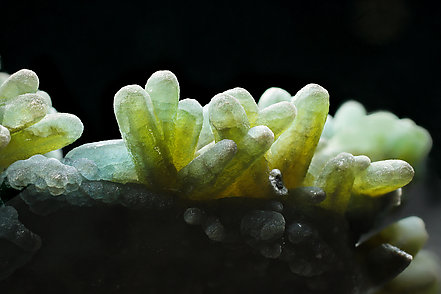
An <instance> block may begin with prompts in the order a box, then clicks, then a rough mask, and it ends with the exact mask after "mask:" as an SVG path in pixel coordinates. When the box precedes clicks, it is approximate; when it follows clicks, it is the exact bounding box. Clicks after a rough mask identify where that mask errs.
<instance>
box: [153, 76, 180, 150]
mask: <svg viewBox="0 0 441 294" xmlns="http://www.w3.org/2000/svg"><path fill="white" fill-rule="evenodd" d="M145 90H146V91H147V93H148V94H149V96H150V98H151V100H152V103H153V108H154V113H155V115H156V118H157V120H158V123H159V131H160V132H161V134H162V135H163V136H164V143H165V147H168V146H170V145H171V143H172V142H173V134H174V128H175V120H176V114H177V110H178V102H179V83H178V80H177V78H176V76H175V75H174V74H173V73H172V72H171V71H168V70H161V71H157V72H155V73H154V74H152V75H151V77H150V78H149V79H148V80H147V83H146V85H145Z"/></svg>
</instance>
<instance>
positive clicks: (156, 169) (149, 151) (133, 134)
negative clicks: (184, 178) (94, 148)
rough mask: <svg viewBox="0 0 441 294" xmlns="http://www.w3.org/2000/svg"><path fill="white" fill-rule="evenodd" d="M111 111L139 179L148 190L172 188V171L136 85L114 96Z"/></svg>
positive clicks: (145, 99)
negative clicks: (112, 109) (147, 186)
mask: <svg viewBox="0 0 441 294" xmlns="http://www.w3.org/2000/svg"><path fill="white" fill-rule="evenodd" d="M114 111H115V116H116V120H117V121H118V126H119V129H120V132H121V135H122V137H123V139H124V142H125V143H126V145H127V148H128V150H129V152H130V154H131V156H132V158H133V162H134V164H135V167H136V172H137V174H138V178H139V180H140V181H141V182H142V183H144V184H147V185H149V186H150V187H151V188H158V187H162V188H167V187H170V186H172V185H173V179H174V178H175V174H176V170H175V169H174V167H173V165H172V164H171V158H170V154H169V153H168V148H167V147H166V146H165V144H164V140H163V139H162V135H161V133H160V131H159V126H158V124H157V121H156V118H155V115H154V111H153V104H152V101H151V99H150V96H149V94H147V92H146V91H145V90H144V89H143V88H141V87H140V86H138V85H131V86H126V87H123V88H122V89H121V90H119V91H118V92H117V93H116V94H115V99H114Z"/></svg>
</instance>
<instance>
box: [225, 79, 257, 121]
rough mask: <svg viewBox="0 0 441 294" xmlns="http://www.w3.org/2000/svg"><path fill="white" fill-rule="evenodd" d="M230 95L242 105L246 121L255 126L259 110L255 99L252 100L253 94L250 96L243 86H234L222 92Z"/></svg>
mask: <svg viewBox="0 0 441 294" xmlns="http://www.w3.org/2000/svg"><path fill="white" fill-rule="evenodd" d="M224 93H225V94H228V95H230V96H233V97H234V98H236V99H237V100H238V101H239V103H240V105H242V107H243V109H244V110H245V113H246V115H247V119H248V122H249V123H250V125H251V126H255V125H258V124H254V122H255V121H256V119H257V115H258V112H259V108H258V107H257V104H256V101H254V98H253V96H251V94H250V92H248V91H247V90H245V89H243V88H234V89H231V90H228V91H225V92H224Z"/></svg>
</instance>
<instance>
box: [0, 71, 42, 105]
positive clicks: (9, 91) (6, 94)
mask: <svg viewBox="0 0 441 294" xmlns="http://www.w3.org/2000/svg"><path fill="white" fill-rule="evenodd" d="M38 85H39V80H38V77H37V75H36V74H35V73H34V72H33V71H31V70H28V69H22V70H19V71H18V72H16V73H14V74H12V75H11V76H10V77H9V78H8V79H7V80H6V81H4V82H3V84H1V86H0V103H2V102H4V101H7V100H9V99H12V98H14V97H16V96H19V95H22V94H26V93H35V92H37V90H38Z"/></svg>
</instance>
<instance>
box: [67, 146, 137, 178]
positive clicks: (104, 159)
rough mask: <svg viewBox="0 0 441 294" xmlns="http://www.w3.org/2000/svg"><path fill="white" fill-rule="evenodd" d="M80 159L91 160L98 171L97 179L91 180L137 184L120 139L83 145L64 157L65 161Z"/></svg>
mask: <svg viewBox="0 0 441 294" xmlns="http://www.w3.org/2000/svg"><path fill="white" fill-rule="evenodd" d="M82 158H84V159H88V160H91V161H92V162H93V163H94V164H96V166H97V168H98V169H99V171H100V174H99V177H97V178H94V179H93V180H106V181H112V182H117V183H128V182H132V183H136V182H138V176H137V174H136V172H135V166H134V164H133V161H132V158H131V157H130V154H129V152H128V150H127V147H126V145H125V144H124V141H123V140H121V139H118V140H108V141H100V142H94V143H88V144H84V145H81V146H79V147H77V148H74V149H72V150H71V151H70V152H68V153H67V154H66V156H65V159H70V160H78V159H82Z"/></svg>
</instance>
